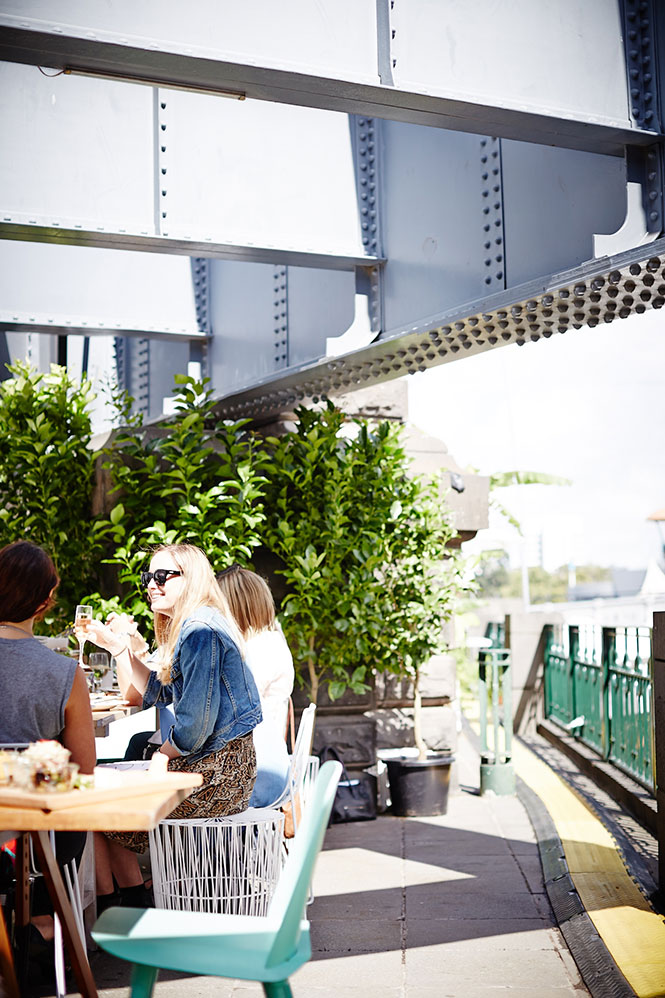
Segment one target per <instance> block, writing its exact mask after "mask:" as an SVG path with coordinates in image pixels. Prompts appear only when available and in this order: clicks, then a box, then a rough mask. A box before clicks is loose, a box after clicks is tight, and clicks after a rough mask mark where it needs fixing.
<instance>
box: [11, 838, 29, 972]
mask: <svg viewBox="0 0 665 998" xmlns="http://www.w3.org/2000/svg"><path fill="white" fill-rule="evenodd" d="M14 879H15V881H16V894H15V898H14V952H15V954H16V958H15V959H16V963H15V968H16V974H17V977H18V981H19V985H21V987H19V991H21V990H22V989H23V986H24V985H25V983H26V980H27V977H28V926H29V925H30V836H29V834H28V833H24V834H22V835H17V836H16V860H15V864H14Z"/></svg>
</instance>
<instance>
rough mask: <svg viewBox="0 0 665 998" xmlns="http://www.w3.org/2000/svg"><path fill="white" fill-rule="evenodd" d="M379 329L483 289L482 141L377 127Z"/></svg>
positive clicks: (414, 127)
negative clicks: (382, 261) (381, 260)
mask: <svg viewBox="0 0 665 998" xmlns="http://www.w3.org/2000/svg"><path fill="white" fill-rule="evenodd" d="M380 124H381V128H380V129H379V136H380V139H381V144H382V155H381V161H382V173H383V176H382V199H381V210H382V224H383V248H384V252H385V254H386V257H387V258H388V260H389V263H388V264H387V265H386V267H385V274H384V290H383V293H384V309H385V321H384V328H385V329H387V330H391V329H396V328H399V327H401V326H402V325H404V324H407V323H411V322H412V321H417V320H418V319H422V318H423V317H424V316H427V315H431V314H433V313H435V312H440V311H442V310H443V309H444V308H446V307H449V306H451V305H452V304H454V303H459V302H461V301H471V300H473V299H475V298H477V297H479V295H481V294H482V293H483V291H484V290H485V284H484V278H485V268H484V265H483V260H484V252H483V241H484V233H483V220H484V217H483V213H482V211H483V207H484V204H483V198H482V189H483V186H482V180H481V173H482V167H481V162H480V157H481V145H480V142H481V139H480V138H479V137H478V136H475V135H466V134H463V133H461V132H448V131H444V130H442V129H435V128H421V127H419V126H417V125H405V124H402V123H398V122H391V121H383V122H381V123H380Z"/></svg>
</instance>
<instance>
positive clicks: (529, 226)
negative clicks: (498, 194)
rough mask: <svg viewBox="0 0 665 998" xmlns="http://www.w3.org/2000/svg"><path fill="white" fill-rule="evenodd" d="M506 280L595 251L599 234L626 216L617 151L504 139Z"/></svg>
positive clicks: (517, 280) (567, 264) (550, 269)
mask: <svg viewBox="0 0 665 998" xmlns="http://www.w3.org/2000/svg"><path fill="white" fill-rule="evenodd" d="M501 159H502V176H503V215H504V227H505V245H506V258H507V268H506V276H507V284H508V285H513V286H514V285H518V284H523V283H524V282H526V281H530V280H533V279H534V278H536V277H539V276H541V275H543V274H556V273H557V272H558V271H560V270H567V269H569V268H571V267H575V266H578V265H579V264H581V263H584V262H585V261H586V260H591V259H593V257H594V239H593V237H594V234H595V233H601V232H614V231H615V230H616V229H618V228H620V226H621V225H622V223H623V221H624V218H625V215H626V164H625V161H624V160H620V159H617V158H616V157H614V156H600V155H597V154H593V153H587V152H579V151H577V150H571V149H553V148H551V147H549V146H537V145H533V144H531V143H526V142H510V141H507V140H503V141H502V142H501Z"/></svg>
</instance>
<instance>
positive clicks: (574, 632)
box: [568, 626, 580, 721]
mask: <svg viewBox="0 0 665 998" xmlns="http://www.w3.org/2000/svg"><path fill="white" fill-rule="evenodd" d="M579 647H580V629H579V627H575V626H573V627H569V628H568V668H569V673H568V676H569V683H568V691H569V698H568V710H569V713H570V717H569V718H568V720H569V721H572V720H573V718H575V717H577V714H578V711H577V702H576V701H577V695H576V690H575V662H576V659H577V653H578V651H579Z"/></svg>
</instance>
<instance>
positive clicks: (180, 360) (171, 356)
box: [147, 340, 189, 419]
mask: <svg viewBox="0 0 665 998" xmlns="http://www.w3.org/2000/svg"><path fill="white" fill-rule="evenodd" d="M149 349H150V404H149V407H148V412H147V417H148V419H155V418H156V417H158V416H160V415H161V414H162V411H163V402H164V399H165V398H169V397H170V396H172V395H173V391H174V382H173V379H174V377H175V375H176V374H186V373H187V365H188V362H189V345H188V344H187V343H182V342H178V343H175V342H173V341H172V340H171V341H169V342H166V341H164V340H161V341H155V340H150V341H149Z"/></svg>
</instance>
